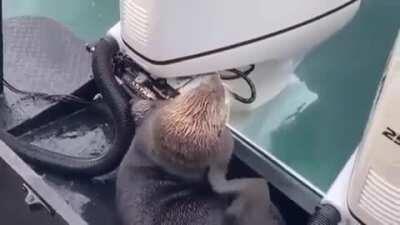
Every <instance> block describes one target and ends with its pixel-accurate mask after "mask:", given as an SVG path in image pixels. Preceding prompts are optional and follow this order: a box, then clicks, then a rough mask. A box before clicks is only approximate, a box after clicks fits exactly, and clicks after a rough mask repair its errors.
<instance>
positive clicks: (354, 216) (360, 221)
mask: <svg viewBox="0 0 400 225" xmlns="http://www.w3.org/2000/svg"><path fill="white" fill-rule="evenodd" d="M349 212H350V215H351V216H352V217H353V218H354V219H355V220H357V222H358V223H359V224H360V225H366V223H364V222H363V221H362V220H361V219H360V218H358V217H357V216H356V215H355V214H354V213H353V211H351V209H350V208H349Z"/></svg>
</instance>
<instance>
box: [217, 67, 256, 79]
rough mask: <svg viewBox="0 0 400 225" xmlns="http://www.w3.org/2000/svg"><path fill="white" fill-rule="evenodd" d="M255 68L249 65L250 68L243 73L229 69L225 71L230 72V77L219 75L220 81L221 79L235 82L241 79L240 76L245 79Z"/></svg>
mask: <svg viewBox="0 0 400 225" xmlns="http://www.w3.org/2000/svg"><path fill="white" fill-rule="evenodd" d="M255 68H256V67H255V65H250V68H249V69H247V70H245V71H240V70H238V69H230V70H227V72H230V73H232V74H231V75H227V74H221V79H223V80H236V79H239V78H241V75H242V76H246V77H247V76H248V75H249V74H250V73H251V72H253V71H254V69H255ZM240 74H241V75H240Z"/></svg>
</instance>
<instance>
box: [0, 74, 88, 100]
mask: <svg viewBox="0 0 400 225" xmlns="http://www.w3.org/2000/svg"><path fill="white" fill-rule="evenodd" d="M1 81H2V84H4V86H5V87H6V88H7V89H8V90H10V91H11V92H13V93H15V94H20V95H26V97H28V98H38V99H43V100H46V101H51V102H75V103H79V104H90V103H91V102H90V101H86V100H85V99H83V98H79V97H77V96H75V95H60V94H47V93H42V92H31V91H24V90H21V89H18V88H16V87H15V86H13V85H12V84H10V83H9V82H8V81H6V80H5V79H4V78H1Z"/></svg>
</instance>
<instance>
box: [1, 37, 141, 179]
mask: <svg viewBox="0 0 400 225" xmlns="http://www.w3.org/2000/svg"><path fill="white" fill-rule="evenodd" d="M117 51H118V45H117V43H116V41H115V40H113V39H111V38H108V39H101V40H100V41H99V42H98V43H97V44H96V46H95V51H94V53H93V62H92V67H93V74H94V80H95V83H96V85H97V86H98V88H99V90H100V93H101V94H102V96H103V98H104V100H105V102H106V103H107V105H108V107H109V108H110V110H109V111H110V113H111V115H110V116H109V117H112V118H111V119H112V121H113V128H114V140H113V142H112V144H111V148H110V149H109V150H108V151H107V152H106V153H105V154H104V155H102V156H99V157H97V158H79V157H73V156H68V155H63V154H59V153H55V152H53V151H49V150H47V149H43V148H40V147H38V146H35V145H32V144H29V143H26V142H23V141H21V140H19V139H18V138H16V137H15V136H13V135H11V134H10V133H8V132H7V131H5V130H3V129H0V139H1V140H3V141H4V142H5V143H6V144H7V145H8V146H9V147H10V148H12V149H13V150H14V151H15V152H16V153H17V154H18V155H20V156H21V157H22V158H23V159H24V160H26V161H28V162H29V163H32V164H33V165H35V166H39V167H43V168H46V169H49V170H51V171H53V172H58V173H62V174H64V175H73V176H80V177H82V176H84V177H93V176H97V175H102V174H105V173H108V172H110V171H112V170H114V169H115V168H117V167H118V165H119V163H120V161H121V160H122V158H123V156H124V155H125V153H126V151H127V150H128V148H129V145H130V143H131V141H132V138H133V135H134V124H133V122H132V121H133V120H132V118H131V115H130V110H129V104H128V99H127V98H126V97H125V96H124V93H123V91H122V90H121V88H120V87H119V85H118V83H117V82H116V80H115V78H114V75H113V65H112V57H113V55H114V54H115V53H116V52H117Z"/></svg>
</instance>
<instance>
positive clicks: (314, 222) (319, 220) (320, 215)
mask: <svg viewBox="0 0 400 225" xmlns="http://www.w3.org/2000/svg"><path fill="white" fill-rule="evenodd" d="M340 221H341V216H340V213H339V212H338V211H337V209H336V208H335V207H334V206H332V205H329V204H324V205H320V206H318V207H317V209H316V211H315V213H314V214H313V215H311V217H310V220H309V221H308V225H338V224H339V222H340Z"/></svg>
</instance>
